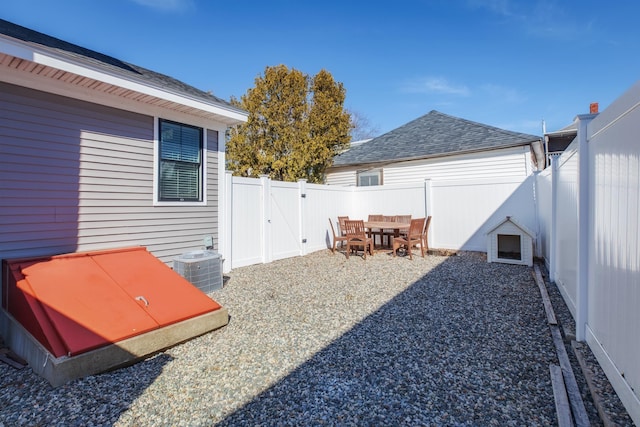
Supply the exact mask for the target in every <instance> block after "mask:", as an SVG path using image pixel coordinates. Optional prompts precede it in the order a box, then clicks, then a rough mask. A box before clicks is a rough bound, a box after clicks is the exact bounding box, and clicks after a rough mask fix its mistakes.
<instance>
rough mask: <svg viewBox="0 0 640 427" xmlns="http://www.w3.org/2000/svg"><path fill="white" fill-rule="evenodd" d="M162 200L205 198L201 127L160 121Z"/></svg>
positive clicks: (198, 199)
mask: <svg viewBox="0 0 640 427" xmlns="http://www.w3.org/2000/svg"><path fill="white" fill-rule="evenodd" d="M159 143H160V167H159V172H160V179H159V184H158V185H159V188H158V196H159V197H158V198H159V200H161V201H178V202H194V201H195V202H199V201H202V129H201V128H197V127H194V126H187V125H183V124H180V123H175V122H170V121H168V120H160V141H159Z"/></svg>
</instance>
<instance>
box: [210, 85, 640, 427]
mask: <svg viewBox="0 0 640 427" xmlns="http://www.w3.org/2000/svg"><path fill="white" fill-rule="evenodd" d="M639 101H640V83H638V84H636V85H635V86H634V87H632V88H631V89H630V90H629V91H628V92H627V93H626V94H624V95H623V96H622V97H621V98H619V99H618V100H617V101H616V102H614V103H613V104H612V105H611V106H610V107H609V108H607V110H605V111H603V112H602V113H600V114H599V115H597V116H594V115H586V116H579V126H578V134H577V137H576V140H575V141H574V142H573V143H572V144H571V145H570V146H569V147H568V148H567V150H566V151H565V152H564V153H563V154H562V155H561V156H559V157H557V158H554V159H553V161H552V166H551V167H550V168H548V169H547V170H545V171H543V172H540V173H536V174H535V175H532V176H529V177H528V178H524V179H522V180H518V179H515V180H514V179H506V178H496V179H491V180H485V181H479V180H474V181H431V180H425V181H424V182H423V183H418V184H407V185H398V186H375V187H340V186H326V185H316V184H308V183H306V182H305V181H300V182H297V183H282V182H274V181H271V180H269V179H268V178H261V179H248V178H237V177H232V176H231V174H227V177H226V182H225V186H224V188H225V190H224V197H225V203H223V204H222V206H223V207H224V208H225V209H224V210H223V211H222V212H221V216H222V218H223V219H222V227H221V232H220V236H221V239H220V251H221V252H222V255H223V258H224V259H225V264H224V269H225V271H229V270H230V269H232V268H237V267H242V266H246V265H250V264H255V263H266V262H271V261H273V260H277V259H282V258H287V257H292V256H299V255H305V254H307V253H310V252H313V251H318V250H327V249H328V248H329V247H331V231H330V228H329V224H328V219H329V218H331V219H332V220H333V221H336V220H337V217H338V215H349V217H351V218H360V219H366V218H367V216H368V215H369V214H384V215H400V214H411V215H412V216H413V217H416V218H417V217H422V216H427V215H432V216H433V219H432V222H431V228H430V232H429V240H430V241H429V243H430V246H431V247H432V248H438V249H454V250H473V251H486V245H487V244H486V242H487V240H486V232H487V231H488V230H489V229H491V228H492V227H493V226H494V225H496V224H498V223H499V222H500V221H502V220H503V219H504V217H505V216H512V217H513V218H514V219H517V220H518V222H519V223H520V224H522V225H524V226H526V227H527V228H529V229H531V230H533V231H534V232H535V233H536V234H537V236H536V239H535V242H536V243H535V244H536V248H535V252H534V253H535V254H536V255H537V256H542V257H544V259H545V262H546V264H547V267H548V269H549V273H550V276H551V280H552V281H555V282H556V284H557V285H558V288H559V289H560V291H561V293H562V295H563V297H564V299H565V301H566V303H567V305H568V306H569V309H570V310H571V313H572V314H573V316H574V318H575V321H576V338H577V339H578V340H579V341H586V342H587V343H588V344H589V346H590V348H591V349H592V351H593V352H594V354H595V355H596V357H597V359H598V361H599V363H600V365H601V366H602V367H603V369H604V371H605V372H606V374H607V376H608V378H609V380H610V381H611V383H612V385H613V386H614V388H615V390H616V392H617V393H618V395H619V396H620V398H621V400H622V402H623V403H624V405H625V407H626V408H627V410H628V412H629V414H630V415H631V418H632V419H633V420H634V422H635V423H636V424H638V425H640V225H639V222H640V221H639V218H640V142H639V140H638V136H637V135H639V134H640V132H639V130H638V127H639V125H638V124H639V123H640V102H639ZM229 230H231V232H228V231H229Z"/></svg>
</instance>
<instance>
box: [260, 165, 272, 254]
mask: <svg viewBox="0 0 640 427" xmlns="http://www.w3.org/2000/svg"><path fill="white" fill-rule="evenodd" d="M260 185H261V186H262V212H261V214H262V215H261V216H262V262H263V263H264V264H267V263H270V262H271V261H273V245H272V240H271V239H272V234H273V232H272V230H271V179H270V178H269V175H260Z"/></svg>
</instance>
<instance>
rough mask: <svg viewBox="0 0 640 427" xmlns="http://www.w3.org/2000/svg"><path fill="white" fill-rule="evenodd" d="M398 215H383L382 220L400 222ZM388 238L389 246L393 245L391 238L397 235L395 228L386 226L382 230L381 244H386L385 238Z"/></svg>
mask: <svg viewBox="0 0 640 427" xmlns="http://www.w3.org/2000/svg"><path fill="white" fill-rule="evenodd" d="M397 219H398V218H397V217H396V215H391V216H387V215H385V216H383V217H382V221H384V222H398V221H397ZM385 237H386V238H387V247H391V239H392V238H394V237H396V231H395V230H394V229H393V228H385V229H383V230H381V232H380V240H381V241H380V244H381V245H383V246H384V238H385Z"/></svg>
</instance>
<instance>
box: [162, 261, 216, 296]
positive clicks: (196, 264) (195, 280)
mask: <svg viewBox="0 0 640 427" xmlns="http://www.w3.org/2000/svg"><path fill="white" fill-rule="evenodd" d="M173 269H174V271H175V272H176V273H178V274H180V275H181V276H182V277H184V278H185V279H187V280H188V281H189V282H190V283H191V284H192V285H194V286H195V287H197V288H198V289H200V290H201V291H202V292H204V293H209V292H211V291H215V290H217V289H221V288H222V258H221V256H220V254H219V253H217V252H214V251H194V252H187V253H185V254H182V255H180V256H179V257H176V258H174V260H173Z"/></svg>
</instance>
